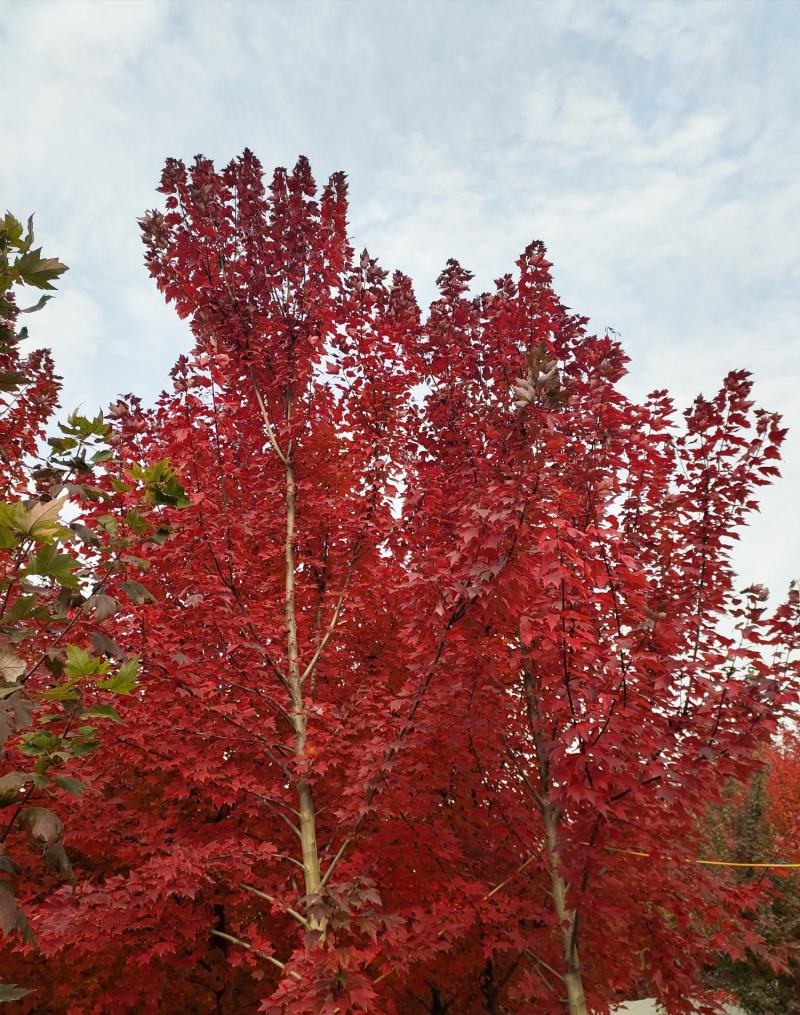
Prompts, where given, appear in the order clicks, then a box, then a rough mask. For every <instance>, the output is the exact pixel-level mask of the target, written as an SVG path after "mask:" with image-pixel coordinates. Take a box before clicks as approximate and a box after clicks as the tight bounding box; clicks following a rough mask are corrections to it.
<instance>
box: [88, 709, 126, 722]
mask: <svg viewBox="0 0 800 1015" xmlns="http://www.w3.org/2000/svg"><path fill="white" fill-rule="evenodd" d="M80 717H81V719H111V721H112V722H122V719H121V718H120V715H119V713H118V712H117V710H116V709H115V708H114V707H113V706H111V705H90V706H89V708H85V709H84V710H83V711H82V712H81V716H80Z"/></svg>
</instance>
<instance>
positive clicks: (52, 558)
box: [23, 543, 80, 589]
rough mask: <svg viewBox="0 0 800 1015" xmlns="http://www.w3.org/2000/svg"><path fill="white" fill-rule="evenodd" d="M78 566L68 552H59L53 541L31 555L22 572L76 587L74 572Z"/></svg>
mask: <svg viewBox="0 0 800 1015" xmlns="http://www.w3.org/2000/svg"><path fill="white" fill-rule="evenodd" d="M78 567H79V565H78V562H77V561H76V560H75V558H74V557H72V556H70V554H68V553H59V552H58V549H57V548H56V544H55V543H48V544H47V545H45V546H42V547H41V548H40V549H39V550H37V552H36V553H35V554H34V555H33V557H31V559H30V563H29V564H28V567H27V568H26V569H25V571H24V572H23V574H26V575H34V574H35V575H40V576H41V577H42V578H52V579H53V580H54V581H56V582H57V583H58V584H59V585H61V586H62V587H63V588H68V589H77V588H78V587H79V584H80V583H79V582H78V578H77V576H76V575H75V574H74V572H75V571H76V570H77V569H78Z"/></svg>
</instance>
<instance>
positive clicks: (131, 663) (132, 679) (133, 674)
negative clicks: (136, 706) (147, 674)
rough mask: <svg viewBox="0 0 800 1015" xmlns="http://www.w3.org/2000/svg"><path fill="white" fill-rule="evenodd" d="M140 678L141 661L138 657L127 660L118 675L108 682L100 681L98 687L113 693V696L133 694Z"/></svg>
mask: <svg viewBox="0 0 800 1015" xmlns="http://www.w3.org/2000/svg"><path fill="white" fill-rule="evenodd" d="M138 676H139V660H138V659H137V658H136V656H133V657H132V658H131V659H128V660H126V661H125V662H124V663H123V664H122V665H121V666H120V668H119V670H118V671H117V673H116V674H115V675H114V676H113V677H110V678H109V679H108V680H99V681H98V682H97V686H98V687H102V688H104V690H106V691H111V692H112V693H113V694H132V693H133V691H135V690H136V687H137V682H136V678H137V677H138Z"/></svg>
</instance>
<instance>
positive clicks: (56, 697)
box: [38, 680, 80, 701]
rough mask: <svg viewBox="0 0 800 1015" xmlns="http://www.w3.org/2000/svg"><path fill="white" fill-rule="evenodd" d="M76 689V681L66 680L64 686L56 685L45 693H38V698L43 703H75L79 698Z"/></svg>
mask: <svg viewBox="0 0 800 1015" xmlns="http://www.w3.org/2000/svg"><path fill="white" fill-rule="evenodd" d="M77 687H78V681H77V680H68V681H67V682H66V683H64V684H58V685H57V686H56V687H50V688H48V690H46V691H40V692H39V695H38V697H39V698H41V699H42V700H43V701H77V700H78V698H79V697H80V695H79V692H78V690H77Z"/></svg>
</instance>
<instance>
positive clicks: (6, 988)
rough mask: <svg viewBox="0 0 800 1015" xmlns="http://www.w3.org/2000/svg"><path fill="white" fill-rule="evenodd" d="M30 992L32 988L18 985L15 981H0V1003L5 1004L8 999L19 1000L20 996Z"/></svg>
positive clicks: (25, 995)
mask: <svg viewBox="0 0 800 1015" xmlns="http://www.w3.org/2000/svg"><path fill="white" fill-rule="evenodd" d="M32 993H33V991H32V990H26V989H25V987H18V986H17V985H16V983H0V1004H6V1003H7V1002H8V1001H19V1000H20V998H23V997H27V995H28V994H32Z"/></svg>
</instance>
